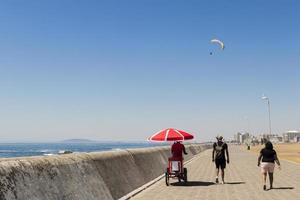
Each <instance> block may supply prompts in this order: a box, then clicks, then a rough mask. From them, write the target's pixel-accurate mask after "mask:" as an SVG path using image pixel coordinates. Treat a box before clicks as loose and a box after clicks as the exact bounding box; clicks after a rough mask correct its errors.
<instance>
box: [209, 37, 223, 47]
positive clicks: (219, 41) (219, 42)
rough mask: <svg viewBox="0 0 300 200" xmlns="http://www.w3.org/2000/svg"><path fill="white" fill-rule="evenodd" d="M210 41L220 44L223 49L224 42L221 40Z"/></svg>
mask: <svg viewBox="0 0 300 200" xmlns="http://www.w3.org/2000/svg"><path fill="white" fill-rule="evenodd" d="M210 42H211V43H216V44H218V45H220V47H221V49H222V50H224V48H225V45H224V42H222V41H221V40H219V39H212V40H211V41H210Z"/></svg>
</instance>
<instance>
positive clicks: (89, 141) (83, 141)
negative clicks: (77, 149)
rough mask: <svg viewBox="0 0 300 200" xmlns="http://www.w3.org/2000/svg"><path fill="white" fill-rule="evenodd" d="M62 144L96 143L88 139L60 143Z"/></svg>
mask: <svg viewBox="0 0 300 200" xmlns="http://www.w3.org/2000/svg"><path fill="white" fill-rule="evenodd" d="M61 142H62V143H95V142H97V141H94V140H88V139H68V140H63V141H61Z"/></svg>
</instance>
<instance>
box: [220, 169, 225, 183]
mask: <svg viewBox="0 0 300 200" xmlns="http://www.w3.org/2000/svg"><path fill="white" fill-rule="evenodd" d="M221 176H222V184H224V183H225V181H224V177H225V171H224V168H223V169H221Z"/></svg>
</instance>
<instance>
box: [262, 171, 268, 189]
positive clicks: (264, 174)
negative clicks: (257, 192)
mask: <svg viewBox="0 0 300 200" xmlns="http://www.w3.org/2000/svg"><path fill="white" fill-rule="evenodd" d="M262 177H263V184H264V187H263V188H264V190H266V182H267V173H263V174H262Z"/></svg>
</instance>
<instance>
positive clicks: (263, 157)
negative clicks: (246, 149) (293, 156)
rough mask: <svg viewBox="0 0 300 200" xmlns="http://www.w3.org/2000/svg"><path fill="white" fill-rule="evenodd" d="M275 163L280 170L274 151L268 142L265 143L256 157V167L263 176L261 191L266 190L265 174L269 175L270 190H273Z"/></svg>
mask: <svg viewBox="0 0 300 200" xmlns="http://www.w3.org/2000/svg"><path fill="white" fill-rule="evenodd" d="M275 162H276V163H277V165H278V168H279V169H281V168H280V162H279V160H278V157H277V154H276V151H275V150H274V149H273V145H272V143H271V142H270V141H268V142H266V144H265V148H263V149H262V150H261V151H260V154H259V157H258V163H257V166H260V167H261V173H262V175H263V185H264V186H263V189H264V190H266V179H267V173H268V174H269V181H270V189H272V188H273V180H274V179H273V172H274V168H275Z"/></svg>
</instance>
